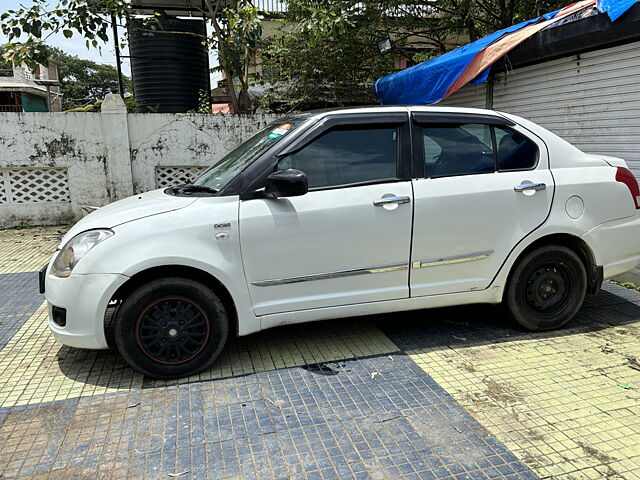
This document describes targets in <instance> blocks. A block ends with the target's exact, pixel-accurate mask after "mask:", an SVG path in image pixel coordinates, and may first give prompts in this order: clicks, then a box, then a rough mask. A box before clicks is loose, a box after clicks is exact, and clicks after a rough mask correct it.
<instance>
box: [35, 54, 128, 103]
mask: <svg viewBox="0 0 640 480" xmlns="http://www.w3.org/2000/svg"><path fill="white" fill-rule="evenodd" d="M48 50H49V57H50V58H54V59H55V60H57V61H58V62H60V64H59V65H58V74H59V76H60V84H61V87H60V91H61V92H62V94H63V96H62V101H63V105H64V108H65V109H67V110H70V109H73V108H78V107H82V106H84V105H87V104H89V103H94V102H97V101H99V100H102V99H104V97H105V95H106V94H107V93H113V92H117V91H118V70H117V69H116V68H115V67H114V66H112V65H105V64H102V63H96V62H92V61H91V60H84V59H81V58H78V57H75V56H73V55H68V54H66V53H64V52H63V51H62V50H60V49H58V48H51V47H49V48H48ZM123 79H124V86H125V91H126V92H129V93H131V92H132V90H133V88H132V83H131V79H130V78H129V77H127V76H126V75H125V76H124V77H123Z"/></svg>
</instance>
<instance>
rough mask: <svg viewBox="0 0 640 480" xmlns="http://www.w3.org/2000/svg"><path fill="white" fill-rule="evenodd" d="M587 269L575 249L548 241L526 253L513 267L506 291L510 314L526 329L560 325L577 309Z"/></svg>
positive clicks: (540, 329) (585, 286)
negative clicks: (545, 244)
mask: <svg viewBox="0 0 640 480" xmlns="http://www.w3.org/2000/svg"><path fill="white" fill-rule="evenodd" d="M586 291H587V272H586V270H585V267H584V264H583V263H582V260H581V259H580V257H578V255H576V253H575V252H573V251H572V250H570V249H569V248H567V247H564V246H561V245H548V246H544V247H540V248H537V249H535V250H532V251H531V252H529V253H527V254H526V255H525V256H524V257H523V258H522V259H521V260H520V261H519V262H518V264H517V265H516V267H515V269H514V270H513V272H512V274H511V277H510V280H509V284H508V285H507V289H506V292H505V303H506V307H507V311H508V313H509V315H510V317H511V318H512V319H513V320H515V321H516V322H517V323H518V324H519V325H521V326H522V327H524V328H526V329H527V330H533V331H543V330H552V329H554V328H559V327H562V326H563V325H565V324H566V323H568V322H569V321H571V319H572V318H573V317H574V316H575V315H576V313H578V310H580V307H581V306H582V302H583V301H584V297H585V294H586Z"/></svg>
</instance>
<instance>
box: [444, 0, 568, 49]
mask: <svg viewBox="0 0 640 480" xmlns="http://www.w3.org/2000/svg"><path fill="white" fill-rule="evenodd" d="M569 3H570V2H567V1H566V0H436V1H434V2H433V3H432V7H433V9H434V12H435V13H436V14H437V16H438V17H439V19H438V21H437V27H438V28H441V29H443V30H446V31H449V32H450V33H453V34H462V35H465V36H466V37H467V38H468V39H469V40H470V41H474V40H477V39H478V38H481V37H483V36H485V35H488V34H489V33H491V32H494V31H496V30H500V29H503V28H506V27H509V26H511V25H514V24H516V23H520V22H522V21H525V20H528V19H531V18H535V17H537V16H540V15H542V14H544V13H548V12H552V11H554V10H557V9H559V8H562V7H564V6H566V5H568V4H569Z"/></svg>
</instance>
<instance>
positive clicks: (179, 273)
mask: <svg viewBox="0 0 640 480" xmlns="http://www.w3.org/2000/svg"><path fill="white" fill-rule="evenodd" d="M163 277H182V278H187V279H189V280H196V281H198V282H200V283H202V284H203V285H207V286H209V287H210V288H211V289H212V290H213V291H214V292H215V293H216V294H218V295H219V296H220V300H222V303H223V304H224V306H225V308H226V309H227V315H228V318H229V331H230V332H231V333H232V334H234V335H235V336H237V335H238V329H239V323H238V311H237V308H236V304H235V302H234V300H233V297H232V296H231V292H229V289H228V288H227V287H225V285H224V284H223V283H222V282H221V281H220V280H218V279H217V278H216V277H214V276H213V275H212V274H211V273H209V272H206V271H204V270H201V269H199V268H196V267H191V266H187V265H161V266H156V267H150V268H147V269H144V270H141V271H139V272H137V273H135V274H134V275H132V276H131V277H130V278H129V279H128V280H127V281H126V282H125V283H123V284H122V285H121V286H120V287H119V288H118V289H117V290H116V292H115V293H114V294H113V295H112V296H111V301H110V303H111V302H121V301H122V300H124V299H125V298H127V296H129V294H131V292H133V291H134V290H135V289H136V288H138V287H139V286H141V285H144V284H145V283H146V282H147V281H149V280H152V279H154V280H155V279H157V278H163ZM108 321H109V319H108V318H107V315H105V331H106V330H108V329H109V328H110V327H109V325H108V324H107V323H108Z"/></svg>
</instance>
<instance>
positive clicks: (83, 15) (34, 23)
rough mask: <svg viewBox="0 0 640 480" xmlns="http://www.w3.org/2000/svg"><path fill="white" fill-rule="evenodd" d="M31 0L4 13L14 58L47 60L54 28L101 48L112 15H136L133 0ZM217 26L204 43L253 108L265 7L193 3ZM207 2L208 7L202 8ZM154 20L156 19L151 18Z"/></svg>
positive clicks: (237, 95) (240, 105)
mask: <svg viewBox="0 0 640 480" xmlns="http://www.w3.org/2000/svg"><path fill="white" fill-rule="evenodd" d="M49 3H52V2H50V0H31V5H29V6H21V7H19V8H17V9H15V10H9V11H7V12H4V13H3V14H2V15H0V22H1V23H2V31H3V33H4V35H6V36H7V38H8V39H9V45H8V49H7V51H6V53H5V57H6V58H8V59H10V60H12V61H13V62H14V63H22V62H27V63H29V64H34V63H44V64H46V62H47V55H46V47H45V43H44V42H45V41H46V39H47V38H48V37H49V36H50V35H51V34H52V33H53V32H62V34H63V35H64V36H65V37H66V38H72V37H73V36H74V35H76V34H77V35H80V36H81V37H83V38H84V39H85V42H86V46H87V48H91V47H93V48H99V46H100V43H101V42H108V41H109V31H110V29H111V21H112V20H111V19H112V18H124V19H127V18H129V17H130V16H132V15H135V14H136V13H138V12H136V11H135V9H132V7H131V5H130V1H129V0H102V1H95V0H55V3H54V4H53V5H50V4H49ZM193 4H194V8H195V9H197V10H200V11H201V13H202V14H203V16H204V17H205V18H207V19H208V20H209V21H210V22H211V24H212V25H213V34H212V35H210V36H209V38H204V36H203V38H202V42H203V44H204V45H207V46H208V47H209V48H213V49H216V50H217V51H218V57H219V63H220V66H219V70H221V71H222V72H223V73H224V75H225V77H226V78H227V79H229V82H230V84H232V85H233V84H234V83H235V82H236V81H237V82H238V83H239V84H240V92H236V91H235V89H234V88H230V95H231V102H232V104H233V107H234V110H235V111H236V112H238V113H244V112H248V111H250V110H251V108H252V106H251V102H250V100H249V95H248V86H249V70H250V67H251V63H252V61H253V59H254V58H255V53H256V49H257V47H258V45H259V39H260V36H261V33H262V30H261V29H262V26H261V23H260V12H259V10H258V9H257V8H255V7H253V5H252V3H251V1H250V0H203V1H202V3H201V2H199V1H198V2H193ZM200 5H202V6H203V7H204V8H200ZM148 21H149V22H153V21H154V19H153V18H151V19H149V20H148Z"/></svg>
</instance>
